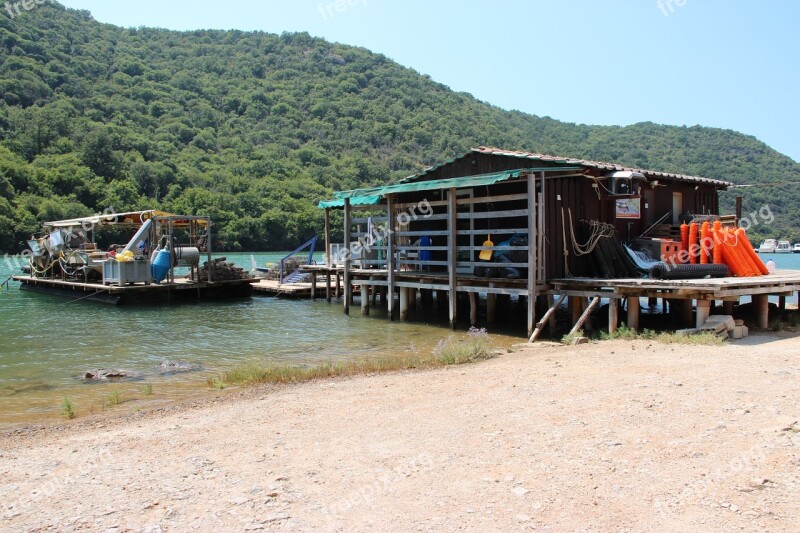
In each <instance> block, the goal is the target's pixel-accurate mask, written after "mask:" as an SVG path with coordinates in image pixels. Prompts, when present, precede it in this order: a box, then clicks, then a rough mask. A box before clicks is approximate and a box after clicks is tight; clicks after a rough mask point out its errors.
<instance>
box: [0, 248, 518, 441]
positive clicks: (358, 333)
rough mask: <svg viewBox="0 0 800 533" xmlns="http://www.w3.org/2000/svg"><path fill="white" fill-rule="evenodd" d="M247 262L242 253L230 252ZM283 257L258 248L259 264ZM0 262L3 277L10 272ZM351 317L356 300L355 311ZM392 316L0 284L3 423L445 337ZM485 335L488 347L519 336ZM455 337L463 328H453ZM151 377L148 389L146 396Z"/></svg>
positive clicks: (442, 331) (424, 349) (323, 306)
mask: <svg viewBox="0 0 800 533" xmlns="http://www.w3.org/2000/svg"><path fill="white" fill-rule="evenodd" d="M226 255H227V257H228V258H229V259H230V260H233V261H234V262H235V263H236V264H238V265H240V266H242V267H245V268H246V269H247V270H249V269H250V254H226ZM280 255H281V254H256V259H257V260H258V263H259V265H260V266H263V265H264V264H265V263H267V262H268V261H275V260H276V259H277V258H279V257H280ZM10 266H12V265H9V263H8V261H2V262H1V263H0V282H2V281H4V280H5V279H6V278H8V277H9V276H10V275H11V270H10V268H9V267H10ZM355 315H358V308H357V307H356V313H355ZM433 322H434V323H433V324H431V323H423V322H416V321H412V322H409V323H399V322H391V323H390V322H388V321H387V320H386V318H385V314H384V315H382V316H381V315H380V311H377V310H373V316H370V317H361V316H352V317H346V316H344V314H343V313H342V310H341V306H340V305H335V304H333V305H331V304H327V303H326V302H325V301H324V300H323V301H322V302H320V301H317V302H313V303H312V302H310V301H308V300H294V301H290V300H279V299H275V298H265V297H254V298H252V299H248V300H238V301H230V302H222V303H202V304H184V305H172V306H148V307H114V306H109V305H104V304H99V303H92V302H70V301H69V300H67V299H64V298H58V297H53V296H48V295H42V294H32V293H28V292H22V291H20V290H19V287H18V285H17V284H15V283H13V282H12V283H11V284H10V290H4V289H3V290H0V325H2V337H0V428H8V427H13V426H19V425H22V424H30V423H38V422H47V421H56V420H58V419H59V416H60V405H61V402H62V400H63V398H64V397H69V398H70V400H72V401H73V403H74V404H75V406H76V408H77V411H78V415H79V416H80V415H84V414H87V413H89V412H97V411H100V410H102V409H103V407H102V406H103V403H104V401H105V400H107V399H108V398H109V396H111V395H113V394H115V393H119V395H120V397H121V398H122V399H123V400H124V402H125V403H124V404H123V405H122V406H118V407H115V408H114V409H137V408H144V407H152V406H157V405H158V404H160V403H164V402H171V401H175V400H178V399H185V398H191V397H196V396H198V395H201V396H202V395H209V394H213V393H212V392H210V391H209V389H208V387H207V385H206V380H207V378H208V377H209V376H215V377H216V376H218V375H219V373H220V372H222V371H224V370H226V369H229V368H232V367H235V366H238V365H241V364H245V363H248V362H267V361H278V362H285V363H291V364H298V365H300V364H314V363H319V362H324V361H331V360H346V359H353V358H363V357H370V356H385V355H387V354H399V353H406V352H413V353H430V351H431V348H432V347H433V346H434V345H435V344H436V343H437V342H438V341H439V340H440V339H442V338H445V337H447V336H449V335H450V334H451V332H450V330H449V329H448V328H447V327H445V326H446V325H445V324H444V323H442V322H441V321H438V322H437V320H436V319H434V321H433ZM523 333H524V332H523V331H522V329H521V328H519V329H518V330H517V331H516V335H517V336H507V335H493V343H494V344H495V345H496V346H507V345H510V344H512V343H514V342H520V341H521V340H522V337H521V336H522V335H523ZM460 334H463V333H460ZM165 359H169V360H175V361H182V362H188V363H195V364H199V365H202V367H203V370H201V371H198V372H192V373H185V374H173V375H164V374H161V373H160V371H159V368H158V365H159V364H160V363H161V362H163V361H164V360H165ZM94 368H123V369H126V370H132V371H136V372H140V373H142V375H143V379H142V381H139V382H131V383H115V384H85V383H84V382H83V381H82V380H81V379H80V376H82V374H83V373H84V372H86V371H87V370H90V369H94ZM145 384H152V387H153V394H152V395H147V394H145V390H143V389H145V387H144V385H145Z"/></svg>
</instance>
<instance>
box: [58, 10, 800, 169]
mask: <svg viewBox="0 0 800 533" xmlns="http://www.w3.org/2000/svg"><path fill="white" fill-rule="evenodd" d="M61 3H62V4H64V5H66V6H68V7H74V8H80V9H88V10H89V11H91V12H92V13H93V14H94V16H95V18H96V19H97V20H99V21H101V22H108V23H112V24H116V25H120V26H134V27H136V26H156V27H162V28H170V29H175V30H191V29H198V28H215V29H233V28H235V29H241V30H263V31H267V32H272V33H281V32H284V31H307V32H309V33H310V34H311V35H314V36H319V37H323V38H325V39H327V40H329V41H335V42H341V43H345V44H351V45H356V46H363V47H366V48H369V49H370V50H372V51H375V52H380V53H382V54H384V55H386V56H388V57H390V58H391V59H393V60H395V61H397V62H399V63H400V64H402V65H405V66H407V67H411V68H413V69H415V70H417V71H419V72H421V73H424V74H428V75H430V76H431V77H432V78H433V79H434V80H436V81H438V82H441V83H444V84H446V85H448V86H450V87H451V88H452V89H454V90H456V91H464V92H468V93H471V94H472V95H474V96H475V97H477V98H479V99H480V100H483V101H486V102H489V103H491V104H494V105H496V106H499V107H502V108H505V109H519V110H521V111H525V112H529V113H533V114H536V115H540V116H550V117H553V118H556V119H559V120H563V121H566V122H576V123H583V124H619V125H627V124H632V123H635V122H642V121H652V122H657V123H662V124H674V125H689V126H691V125H695V124H700V125H703V126H713V127H720V128H730V129H734V130H737V131H740V132H743V133H746V134H748V135H754V136H755V137H757V138H758V139H760V140H762V141H764V142H766V143H767V144H769V145H770V146H772V147H774V148H775V149H777V150H779V151H781V152H783V153H785V154H787V155H789V156H790V157H792V158H793V159H794V160H795V161H800V133H799V131H800V105H798V99H797V94H798V92H799V91H798V88H800V39H798V37H797V31H798V30H797V23H798V21H800V2H796V1H794V0H772V1H770V0H761V1H756V0H727V1H725V0H660V3H659V0H595V1H589V0H563V1H557V0H548V1H545V0H527V1H526V0H495V1H492V2H490V1H482V2H479V1H473V0H429V1H424V0H339V4H338V6H339V7H338V8H337V4H336V2H335V0H283V1H271V0H225V1H221V0H214V1H211V0H170V1H167V0H159V1H155V0H137V1H135V2H131V1H126V2H118V1H114V2H110V1H109V0H61Z"/></svg>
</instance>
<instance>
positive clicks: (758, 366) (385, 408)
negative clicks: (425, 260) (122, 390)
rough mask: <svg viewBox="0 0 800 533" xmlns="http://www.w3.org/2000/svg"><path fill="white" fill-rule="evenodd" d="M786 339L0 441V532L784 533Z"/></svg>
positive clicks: (560, 351)
mask: <svg viewBox="0 0 800 533" xmlns="http://www.w3.org/2000/svg"><path fill="white" fill-rule="evenodd" d="M798 420H800V338H788V337H776V336H754V337H750V338H749V339H747V340H745V341H740V342H738V343H736V344H731V345H729V346H725V347H722V348H720V347H700V346H692V347H686V346H677V345H675V346H672V345H662V344H654V343H649V342H642V341H637V342H634V343H629V342H621V341H615V342H604V343H601V344H590V345H584V346H577V347H562V346H555V345H548V344H540V345H537V346H535V347H533V348H530V349H524V350H522V351H519V352H516V353H513V354H505V355H503V356H501V357H499V358H497V359H494V360H491V361H487V362H484V363H480V364H476V365H469V366H464V367H450V368H447V369H442V370H435V371H422V372H405V373H397V374H389V375H377V376H365V377H358V378H354V379H339V380H332V381H324V382H316V383H310V384H305V385H299V386H290V387H272V388H264V389H257V390H250V391H247V392H244V393H242V394H240V395H229V397H227V398H223V399H222V400H218V401H208V402H201V403H196V404H187V405H183V406H180V407H177V408H172V409H166V410H162V411H158V412H152V413H144V414H138V415H132V416H127V417H121V418H117V419H100V420H89V421H79V422H77V423H75V424H71V425H67V426H65V427H62V428H49V429H43V430H36V431H22V432H17V433H14V434H10V435H7V436H3V437H2V438H0V471H2V477H1V478H0V479H2V482H1V483H0V530H2V531H23V530H58V531H72V530H91V531H187V530H198V531H258V530H267V531H271V530H288V531H379V532H385V531H393V532H394V531H465V530H466V531H481V532H484V531H524V530H538V531H577V530H580V531H689V530H691V531H698V530H700V531H731V530H744V531H762V530H765V531H767V530H768V531H781V530H784V531H797V529H798V527H799V526H798V525H799V524H800V506H798V494H800V424H798Z"/></svg>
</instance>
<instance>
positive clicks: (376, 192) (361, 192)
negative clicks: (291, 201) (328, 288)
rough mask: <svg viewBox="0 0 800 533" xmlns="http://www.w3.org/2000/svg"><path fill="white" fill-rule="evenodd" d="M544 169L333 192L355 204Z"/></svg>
mask: <svg viewBox="0 0 800 533" xmlns="http://www.w3.org/2000/svg"><path fill="white" fill-rule="evenodd" d="M544 170H553V169H552V168H518V169H515V170H503V171H501V172H493V173H491V174H478V175H476V176H462V177H459V178H447V179H441V180H428V181H414V182H406V183H395V184H394V185H384V186H382V187H370V188H369V189H353V190H350V191H338V192H335V193H333V196H334V198H336V199H339V200H344V199H345V198H351V199H353V202H351V203H353V205H356V204H355V201H356V200H360V199H361V198H365V197H366V198H370V197H373V196H386V195H387V194H394V193H404V192H419V191H433V190H438V189H459V188H464V187H480V186H483V185H493V184H495V183H499V182H501V181H506V180H510V179H513V178H518V177H520V176H521V175H523V174H531V173H537V172H541V171H544ZM557 170H581V167H578V166H574V167H563V168H561V167H559V168H558V169H557Z"/></svg>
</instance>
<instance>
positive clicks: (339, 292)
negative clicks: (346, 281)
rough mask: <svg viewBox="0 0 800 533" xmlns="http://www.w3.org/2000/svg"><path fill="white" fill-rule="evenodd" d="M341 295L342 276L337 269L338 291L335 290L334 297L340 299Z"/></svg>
mask: <svg viewBox="0 0 800 533" xmlns="http://www.w3.org/2000/svg"><path fill="white" fill-rule="evenodd" d="M341 295H342V289H341V278H340V277H339V271H338V270H337V271H336V291H335V292H334V295H333V296H334V298H336V299H337V300H338V299H339V297H340V296H341Z"/></svg>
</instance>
